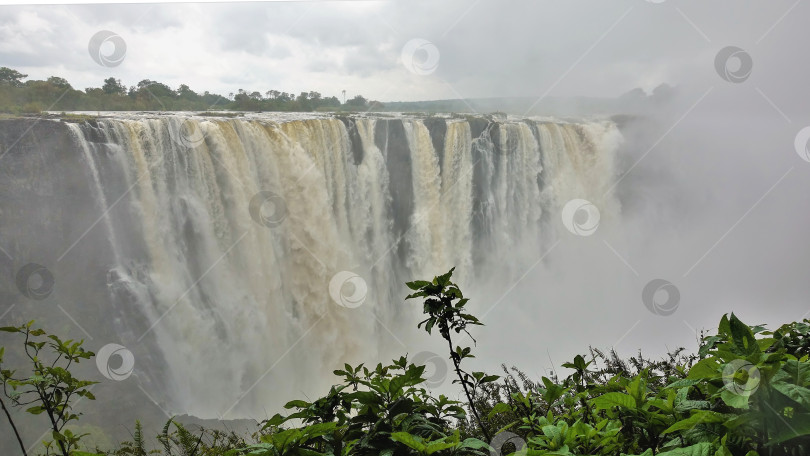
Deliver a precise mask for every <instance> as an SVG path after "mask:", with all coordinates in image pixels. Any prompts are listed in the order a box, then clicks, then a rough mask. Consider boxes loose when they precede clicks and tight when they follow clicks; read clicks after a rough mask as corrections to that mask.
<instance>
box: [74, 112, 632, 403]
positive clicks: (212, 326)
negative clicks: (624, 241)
mask: <svg viewBox="0 0 810 456" xmlns="http://www.w3.org/2000/svg"><path fill="white" fill-rule="evenodd" d="M68 127H69V128H70V130H71V132H72V134H73V137H74V138H75V141H76V142H77V143H78V146H79V148H80V150H81V151H82V154H83V155H82V160H84V162H85V166H86V167H87V169H89V170H90V172H89V174H90V175H91V176H92V179H93V182H92V184H91V185H92V192H93V193H94V194H95V198H96V201H97V205H98V215H100V216H101V217H102V218H103V221H104V226H105V228H106V230H107V238H108V239H109V242H110V244H111V248H112V252H113V255H112V256H113V260H112V262H113V263H114V264H112V265H111V266H110V270H109V271H106V274H107V275H108V288H109V292H110V296H111V298H112V301H113V303H114V306H113V307H114V308H115V311H114V312H115V314H116V318H115V321H116V325H117V327H116V331H117V332H118V334H121V340H120V341H117V342H120V343H121V344H122V345H125V346H127V347H128V348H130V349H131V350H133V351H135V352H136V359H141V358H142V357H143V356H145V355H141V357H140V358H139V352H138V351H137V350H138V347H139V346H142V345H143V344H145V343H146V342H147V341H150V343H151V345H149V346H150V347H152V348H150V349H149V350H150V357H151V358H153V359H159V360H161V362H162V363H163V367H162V368H161V370H162V371H165V376H166V378H164V379H160V380H158V379H152V380H153V381H161V382H165V384H166V385H167V386H165V388H166V389H167V393H166V395H165V397H164V398H161V399H160V401H161V402H162V404H163V406H164V407H166V408H167V409H170V410H173V411H176V412H179V413H190V414H195V415H198V416H206V417H216V416H222V415H223V414H225V416H226V417H239V416H261V417H263V416H264V413H265V412H264V408H263V407H264V406H267V404H274V403H278V402H277V401H279V400H282V399H284V398H289V397H298V396H299V395H300V392H301V391H304V390H308V391H309V390H312V389H313V388H323V386H324V385H327V384H329V382H330V381H331V379H332V378H331V371H332V370H333V369H335V368H337V367H338V366H341V365H342V363H343V362H344V361H348V362H359V361H363V360H368V359H377V357H381V356H388V354H389V353H403V352H404V351H405V350H404V349H403V347H401V346H400V345H399V342H400V341H399V340H398V339H397V338H396V337H394V338H392V337H390V336H389V332H392V330H393V332H396V328H397V327H398V326H401V325H402V323H401V322H402V321H407V322H408V324H410V322H411V321H412V319H413V318H415V316H413V315H410V314H409V313H407V312H405V311H403V310H402V306H400V305H399V303H400V302H401V301H402V298H403V297H404V293H403V282H404V281H407V280H413V279H416V278H425V277H432V276H433V275H436V274H439V273H443V272H446V271H447V270H448V269H449V268H450V267H454V266H455V267H456V268H457V273H456V274H457V275H456V278H457V279H458V280H459V281H460V282H461V284H462V286H464V284H470V286H473V287H474V284H475V283H476V282H477V281H479V280H481V279H482V278H484V277H486V276H487V274H489V273H490V272H491V271H493V270H495V269H497V270H499V271H502V272H503V273H506V274H509V273H514V274H519V273H520V272H521V271H522V270H523V269H521V268H522V267H525V265H523V264H522V263H521V261H522V260H521V258H523V257H525V258H532V259H536V258H537V257H538V255H537V253H538V252H541V251H542V249H543V247H544V242H545V241H546V240H547V239H548V237H549V232H550V230H556V229H558V225H559V223H558V220H557V218H556V217H557V214H559V211H560V208H561V207H562V206H563V205H564V204H565V203H566V202H567V201H569V200H571V199H573V198H582V199H587V200H590V201H592V202H593V203H594V204H596V205H597V206H598V207H599V208H600V210H602V212H603V213H602V216H603V218H604V219H607V218H609V217H610V216H611V215H613V216H615V215H616V214H618V211H619V204H618V202H617V201H615V200H614V199H613V197H611V196H603V195H604V194H605V193H606V190H607V189H608V188H609V187H610V186H611V185H612V183H613V181H614V175H615V173H614V166H615V161H616V158H615V153H616V149H617V146H618V144H619V142H620V140H621V135H620V134H619V132H618V130H617V128H616V126H615V125H614V124H613V123H612V122H610V121H601V120H600V121H587V122H567V121H557V120H550V119H509V120H498V121H495V120H492V119H490V118H486V117H484V116H480V117H470V118H454V117H430V118H421V117H413V116H404V115H400V116H396V117H384V116H373V115H371V116H330V115H320V116H308V117H307V116H298V117H295V116H288V117H283V116H281V115H277V116H273V115H247V116H245V117H244V118H228V117H199V116H192V115H185V114H172V115H162V116H156V115H149V114H139V115H124V114H122V115H120V116H115V117H112V118H100V119H98V120H95V121H91V122H85V123H81V124H68ZM114 180H116V182H113V181H114ZM110 203H113V204H112V205H111V204H110ZM112 206H116V207H115V208H114V210H113V208H112ZM545 247H547V245H546V246H545ZM335 282H338V283H335ZM141 351H142V352H144V351H146V349H142V350H141ZM152 351H157V353H153V352H152ZM136 374H137V372H136ZM143 375H146V374H143Z"/></svg>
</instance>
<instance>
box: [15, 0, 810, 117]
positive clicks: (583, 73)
mask: <svg viewBox="0 0 810 456" xmlns="http://www.w3.org/2000/svg"><path fill="white" fill-rule="evenodd" d="M704 3H705V2H703V1H678V2H675V1H660V0H656V1H644V0H629V1H611V2H605V1H564V2H563V1H559V2H545V1H502V0H498V1H493V0H479V1H442V2H435V1H432V0H431V1H411V0H408V1H353V2H338V1H329V2H323V1H319V2H269V3H204V4H189V3H185V4H161V3H158V4H129V5H126V4H118V5H97V4H92V5H56V6H55V5H48V6H2V7H0V8H2V9H1V11H2V14H0V65H4V66H9V67H13V68H15V69H18V70H20V71H22V72H23V73H26V74H28V75H29V77H30V78H46V77H48V76H50V75H59V76H63V77H65V78H66V79H68V81H69V82H71V83H72V84H73V85H74V86H75V87H77V88H81V89H83V88H85V87H90V86H93V87H98V86H100V85H101V84H102V81H103V79H105V78H107V77H110V76H113V77H115V78H120V79H121V80H122V81H123V83H124V84H126V85H128V86H129V85H134V84H136V83H137V82H138V81H140V80H142V79H152V80H157V81H160V82H164V83H166V84H168V85H170V86H172V87H177V86H178V85H179V84H181V83H186V84H188V85H189V86H191V88H192V89H194V90H196V91H198V92H202V91H205V90H209V91H212V92H216V93H222V94H228V93H229V92H236V91H237V90H238V89H245V90H251V91H252V90H258V91H261V92H262V93H264V92H266V91H267V90H270V89H275V90H281V91H287V92H294V93H298V92H300V91H303V90H307V91H309V90H315V91H319V92H321V93H322V94H324V95H326V96H330V95H338V96H339V95H340V91H341V90H344V89H345V90H346V91H347V94H348V95H349V96H351V95H352V94H357V93H361V94H363V95H365V96H366V97H368V98H371V99H377V100H382V101H395V100H423V99H443V98H459V97H493V96H538V97H539V96H541V95H551V96H569V95H593V96H616V95H619V94H621V93H623V92H626V91H628V90H631V89H633V88H635V87H641V88H643V89H645V90H648V91H649V90H651V89H652V88H654V87H655V86H657V85H659V84H661V83H669V84H683V83H685V82H687V81H690V80H694V79H699V78H714V79H716V77H717V75H716V74H715V72H714V67H713V60H714V58H715V55H716V54H717V52H718V51H719V50H720V49H721V48H723V47H725V46H728V45H736V46H740V47H741V48H743V49H745V50H746V51H748V52H749V53H751V54H752V55H753V56H754V58H755V59H757V63H758V64H759V63H760V62H763V61H764V59H768V60H771V61H773V60H774V59H776V60H784V59H791V60H792V61H793V63H796V64H800V65H801V67H802V68H803V69H804V70H803V71H795V69H794V70H793V71H791V72H784V74H783V76H784V77H785V78H786V79H788V80H794V81H796V82H797V83H798V82H799V81H802V80H803V81H806V80H808V78H807V76H808V73H807V67H808V65H806V64H805V62H799V61H800V60H806V59H804V58H803V57H802V54H800V53H799V52H798V51H799V49H797V50H796V51H797V52H794V53H786V52H779V51H780V50H782V51H784V46H785V43H797V42H804V43H806V42H807V40H806V38H807V36H806V20H804V19H803V18H806V17H807V16H808V14H810V5H801V4H800V5H797V3H799V2H794V1H793V0H784V1H783V0H774V1H769V2H756V4H753V3H751V2H746V3H743V2H735V4H734V6H733V7H732V6H731V4H729V3H727V2H725V3H723V4H719V3H718V4H716V5H714V6H707V5H705V4H704ZM102 30H108V31H110V32H113V33H115V34H117V35H118V36H120V37H121V38H122V39H123V41H124V43H125V44H126V54H125V56H124V59H123V61H122V62H120V64H118V65H110V66H102V65H99V64H98V63H96V62H95V61H94V60H93V59H92V58H91V56H90V53H89V52H88V43H89V42H90V40H91V38H92V37H93V35H94V34H96V33H97V32H99V31H102ZM802 38H805V39H804V41H801V39H802ZM414 39H417V40H425V41H427V42H429V43H432V45H433V46H435V48H434V47H432V46H430V45H428V47H422V48H421V50H417V51H416V52H415V53H413V55H414V58H413V59H414V60H412V61H411V64H412V65H413V64H415V65H417V67H418V66H419V65H421V64H423V63H425V60H426V59H429V58H436V59H438V60H437V65H435V68H434V66H433V65H432V64H431V62H428V64H429V65H431V68H429V69H428V71H430V70H434V71H430V72H429V74H426V75H420V74H417V73H418V72H413V71H409V69H408V67H407V65H408V62H403V59H402V56H403V48H405V47H406V44H407V43H409V42H411V40H414ZM416 43H424V41H420V42H416ZM104 46H105V47H102V49H101V53H102V54H104V53H112V51H113V49H114V46H113V43H112V42H107V43H106V44H104ZM429 53H430V55H429ZM409 55H410V54H409ZM763 57H764V58H763ZM786 61H787V60H786ZM757 67H758V68H757V72H761V70H762V69H763V66H762V65H757ZM423 72H424V71H423ZM760 74H761V73H760ZM753 76H756V74H755V75H753ZM753 76H752V77H753ZM778 85H782V86H784V85H783V84H778ZM778 85H777V86H778ZM763 90H764V91H765V92H766V93H768V94H769V95H770V94H771V93H772V92H773V93H774V95H771V96H777V95H778V92H779V90H780V87H770V88H765V87H763ZM783 98H784V99H785V100H789V99H791V98H792V97H790V96H787V95H786V96H785V97H783ZM774 101H775V102H777V103H779V101H780V100H776V99H774Z"/></svg>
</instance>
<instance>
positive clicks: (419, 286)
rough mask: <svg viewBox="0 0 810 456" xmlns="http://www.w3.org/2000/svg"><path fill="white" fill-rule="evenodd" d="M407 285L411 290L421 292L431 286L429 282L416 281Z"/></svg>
mask: <svg viewBox="0 0 810 456" xmlns="http://www.w3.org/2000/svg"><path fill="white" fill-rule="evenodd" d="M405 285H407V286H408V288H410V289H411V290H420V289H422V288H423V287H426V286H428V285H430V282H428V281H427V280H414V281H413V282H406V283H405Z"/></svg>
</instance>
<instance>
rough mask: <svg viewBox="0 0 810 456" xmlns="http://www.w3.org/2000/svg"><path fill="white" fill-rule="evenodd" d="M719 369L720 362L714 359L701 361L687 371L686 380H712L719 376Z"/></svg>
mask: <svg viewBox="0 0 810 456" xmlns="http://www.w3.org/2000/svg"><path fill="white" fill-rule="evenodd" d="M719 369H720V362H719V361H717V360H716V359H715V358H706V359H702V360H700V361H698V362H697V364H695V365H694V366H692V368H691V369H689V375H687V376H686V378H687V379H689V380H698V379H713V378H716V377H719V376H720V371H719Z"/></svg>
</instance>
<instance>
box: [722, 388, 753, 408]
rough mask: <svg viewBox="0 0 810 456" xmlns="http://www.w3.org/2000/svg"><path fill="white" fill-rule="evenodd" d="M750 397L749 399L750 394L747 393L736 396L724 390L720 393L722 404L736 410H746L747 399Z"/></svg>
mask: <svg viewBox="0 0 810 456" xmlns="http://www.w3.org/2000/svg"><path fill="white" fill-rule="evenodd" d="M750 397H751V395H750V394H747V393H743V394H737V393H735V392H733V391H729V390H727V389H724V390H723V391H721V392H720V398H721V399H723V402H725V403H726V405H728V406H729V407H734V408H738V409H747V408H748V398H750Z"/></svg>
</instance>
